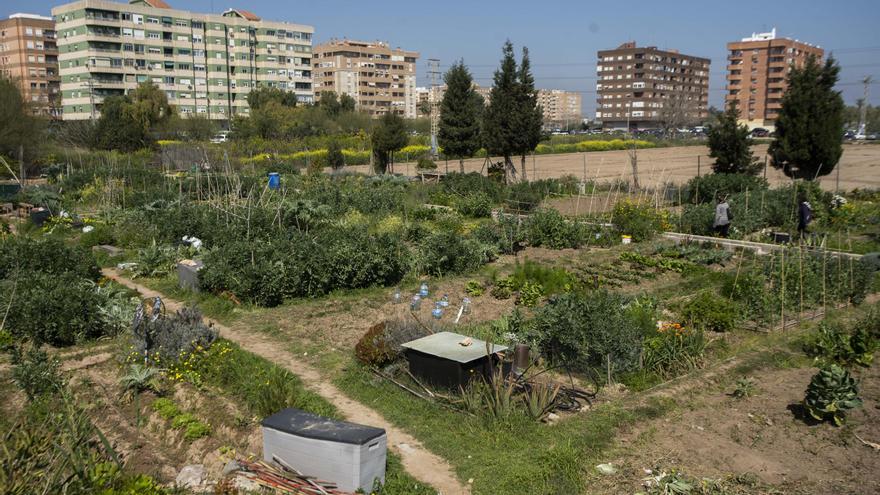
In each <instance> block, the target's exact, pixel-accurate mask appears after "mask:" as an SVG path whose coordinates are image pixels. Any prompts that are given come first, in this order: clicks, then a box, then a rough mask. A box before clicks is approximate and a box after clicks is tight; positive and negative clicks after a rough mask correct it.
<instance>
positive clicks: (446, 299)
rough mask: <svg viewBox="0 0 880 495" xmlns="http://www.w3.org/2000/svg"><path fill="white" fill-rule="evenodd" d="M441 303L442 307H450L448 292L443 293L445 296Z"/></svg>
mask: <svg viewBox="0 0 880 495" xmlns="http://www.w3.org/2000/svg"><path fill="white" fill-rule="evenodd" d="M439 304H440V307H441V308H448V307H449V296H448V295H446V294H443V297H442V298H440V303H439Z"/></svg>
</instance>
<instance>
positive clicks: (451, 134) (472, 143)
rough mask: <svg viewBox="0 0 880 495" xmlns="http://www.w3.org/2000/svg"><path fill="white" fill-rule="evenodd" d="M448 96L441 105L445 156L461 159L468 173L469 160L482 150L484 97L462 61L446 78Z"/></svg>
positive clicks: (460, 163) (440, 137)
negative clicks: (467, 164) (481, 118)
mask: <svg viewBox="0 0 880 495" xmlns="http://www.w3.org/2000/svg"><path fill="white" fill-rule="evenodd" d="M443 81H444V82H445V83H446V93H444V94H443V101H441V102H440V124H439V127H440V130H439V132H438V135H437V138H438V141H439V144H440V147H442V148H443V153H444V154H445V155H447V156H451V157H455V158H458V163H459V168H460V170H461V173H464V159H465V157H469V156H473V154H474V153H476V152H477V150H479V149H480V114H481V113H482V111H483V98H482V97H481V96H480V95H479V94H478V93H477V92H476V91H475V90H474V80H473V78H472V77H471V73H470V71H468V68H467V67H466V66H465V65H464V62H463V61H459V62H457V63H455V64H453V66H452V67H451V68H450V69H449V71H448V72H446V74H445V75H444V76H443Z"/></svg>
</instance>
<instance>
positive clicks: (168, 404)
mask: <svg viewBox="0 0 880 495" xmlns="http://www.w3.org/2000/svg"><path fill="white" fill-rule="evenodd" d="M151 407H152V408H153V410H154V411H156V412H157V413H158V414H159V416H161V417H162V419H165V420H168V421H170V420H172V419H173V418H175V417H177V416H178V415H180V409H179V408H178V407H177V404H175V403H174V401H172V400H171V399H168V398H165V397H160V398H158V399H156V400H154V401H153V404H152V406H151Z"/></svg>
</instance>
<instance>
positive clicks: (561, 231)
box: [523, 209, 587, 249]
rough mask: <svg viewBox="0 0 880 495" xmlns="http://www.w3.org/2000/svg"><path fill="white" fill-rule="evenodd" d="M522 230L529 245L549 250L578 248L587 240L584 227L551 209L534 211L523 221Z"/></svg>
mask: <svg viewBox="0 0 880 495" xmlns="http://www.w3.org/2000/svg"><path fill="white" fill-rule="evenodd" d="M523 228H524V230H525V232H526V238H527V239H528V242H529V244H530V245H532V246H544V247H548V248H551V249H565V248H578V247H580V246H581V245H582V244H584V243H585V242H586V238H587V231H586V228H585V226H583V225H582V224H580V223H578V222H577V221H575V220H570V219H567V218H565V217H563V216H562V215H561V214H560V213H559V212H558V211H556V210H552V209H539V210H537V211H535V212H534V213H532V214H531V215H530V216H529V217H528V219H527V220H526V221H525V224H524V226H523Z"/></svg>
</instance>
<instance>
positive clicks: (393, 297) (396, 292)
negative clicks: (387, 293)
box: [391, 287, 400, 304]
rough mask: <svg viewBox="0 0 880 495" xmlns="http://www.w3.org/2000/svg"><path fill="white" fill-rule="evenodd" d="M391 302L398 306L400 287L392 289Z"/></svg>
mask: <svg viewBox="0 0 880 495" xmlns="http://www.w3.org/2000/svg"><path fill="white" fill-rule="evenodd" d="M391 302H393V303H394V304H400V287H398V288H396V289H394V294H392V295H391Z"/></svg>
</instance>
